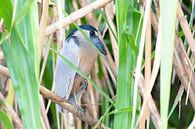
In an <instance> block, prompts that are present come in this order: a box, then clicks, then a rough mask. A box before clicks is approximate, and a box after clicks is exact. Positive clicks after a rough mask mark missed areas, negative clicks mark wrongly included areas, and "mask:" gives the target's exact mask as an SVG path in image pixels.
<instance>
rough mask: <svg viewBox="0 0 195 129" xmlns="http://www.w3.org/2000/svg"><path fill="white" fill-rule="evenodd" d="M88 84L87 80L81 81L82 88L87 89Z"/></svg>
mask: <svg viewBox="0 0 195 129" xmlns="http://www.w3.org/2000/svg"><path fill="white" fill-rule="evenodd" d="M87 86H88V82H87V80H83V81H81V83H80V87H81V89H86V88H87Z"/></svg>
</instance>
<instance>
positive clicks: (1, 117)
mask: <svg viewBox="0 0 195 129" xmlns="http://www.w3.org/2000/svg"><path fill="white" fill-rule="evenodd" d="M0 123H2V124H3V126H4V127H5V129H14V127H13V124H12V122H11V121H10V119H9V117H8V115H7V113H5V112H3V111H0Z"/></svg>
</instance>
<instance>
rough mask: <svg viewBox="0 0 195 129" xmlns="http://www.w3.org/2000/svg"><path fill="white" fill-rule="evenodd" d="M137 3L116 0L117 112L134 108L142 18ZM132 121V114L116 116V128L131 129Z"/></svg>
mask: <svg viewBox="0 0 195 129" xmlns="http://www.w3.org/2000/svg"><path fill="white" fill-rule="evenodd" d="M135 3H136V1H135V0H116V21H117V30H118V32H117V33H118V34H117V35H118V44H119V69H118V82H117V93H116V94H117V96H116V104H115V110H117V111H118V110H120V109H124V108H126V107H132V105H133V97H134V94H133V88H134V87H133V86H134V78H133V71H134V69H135V65H136V60H137V54H138V47H139V44H136V41H135V39H136V36H137V30H138V23H139V21H140V16H141V15H140V13H139V12H138V11H137V10H136V8H135ZM121 7H122V8H121ZM138 16H139V17H138ZM138 105H140V103H138ZM131 119H132V115H131V112H119V113H117V114H115V119H114V128H115V129H130V128H131Z"/></svg>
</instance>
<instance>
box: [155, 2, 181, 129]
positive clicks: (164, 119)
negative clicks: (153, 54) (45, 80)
mask: <svg viewBox="0 0 195 129" xmlns="http://www.w3.org/2000/svg"><path fill="white" fill-rule="evenodd" d="M165 8H166V9H165ZM176 9H177V0H171V1H169V0H160V13H161V14H160V21H159V35H158V38H159V42H160V44H161V50H160V51H161V66H160V80H161V81H160V86H161V88H160V113H161V128H162V129H166V128H167V127H168V111H169V99H170V89H171V76H172V62H173V47H174V42H175V24H176Z"/></svg>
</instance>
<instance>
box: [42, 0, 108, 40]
mask: <svg viewBox="0 0 195 129" xmlns="http://www.w3.org/2000/svg"><path fill="white" fill-rule="evenodd" d="M111 1H112V0H97V1H95V2H93V3H91V4H89V5H87V6H85V7H83V8H81V9H79V10H77V11H75V12H73V13H71V14H70V15H68V16H67V17H65V18H63V19H62V21H61V23H60V22H59V21H57V22H55V23H52V24H51V25H49V26H48V27H47V28H46V30H45V36H47V35H49V34H51V33H54V32H56V31H57V30H59V29H60V28H64V27H66V26H67V25H69V24H71V23H73V22H75V21H76V20H78V19H80V18H82V17H84V16H85V15H87V14H88V13H90V12H92V11H93V10H95V9H98V8H100V7H102V6H104V5H106V4H108V3H109V2H111Z"/></svg>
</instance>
